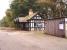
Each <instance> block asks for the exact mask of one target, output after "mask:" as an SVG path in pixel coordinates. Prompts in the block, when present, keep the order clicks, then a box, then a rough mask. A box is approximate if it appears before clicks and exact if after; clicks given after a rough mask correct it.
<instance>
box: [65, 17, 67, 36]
mask: <svg viewBox="0 0 67 50" xmlns="http://www.w3.org/2000/svg"><path fill="white" fill-rule="evenodd" d="M65 37H67V18H65Z"/></svg>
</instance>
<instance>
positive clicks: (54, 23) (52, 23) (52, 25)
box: [45, 18, 65, 37]
mask: <svg viewBox="0 0 67 50" xmlns="http://www.w3.org/2000/svg"><path fill="white" fill-rule="evenodd" d="M45 25H46V27H45V30H46V33H48V34H51V35H55V36H61V37H64V35H65V28H64V27H65V24H64V19H63V18H62V19H54V20H47V21H45Z"/></svg>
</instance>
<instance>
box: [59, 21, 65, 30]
mask: <svg viewBox="0 0 67 50" xmlns="http://www.w3.org/2000/svg"><path fill="white" fill-rule="evenodd" d="M59 29H61V30H63V29H64V22H63V21H61V22H60V23H59Z"/></svg>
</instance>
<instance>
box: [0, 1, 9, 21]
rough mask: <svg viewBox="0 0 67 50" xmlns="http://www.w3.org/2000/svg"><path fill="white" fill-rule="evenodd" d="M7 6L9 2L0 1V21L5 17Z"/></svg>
mask: <svg viewBox="0 0 67 50" xmlns="http://www.w3.org/2000/svg"><path fill="white" fill-rule="evenodd" d="M9 4H10V2H9V0H0V20H1V19H2V18H3V17H4V16H5V11H6V9H8V8H9Z"/></svg>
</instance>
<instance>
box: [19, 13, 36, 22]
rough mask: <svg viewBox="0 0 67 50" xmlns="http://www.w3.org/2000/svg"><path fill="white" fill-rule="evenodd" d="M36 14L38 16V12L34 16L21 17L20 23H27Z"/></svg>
mask: <svg viewBox="0 0 67 50" xmlns="http://www.w3.org/2000/svg"><path fill="white" fill-rule="evenodd" d="M36 14H37V12H36V13H33V15H28V16H26V17H19V22H27V20H29V19H31V18H32V17H33V16H34V15H36Z"/></svg>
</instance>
